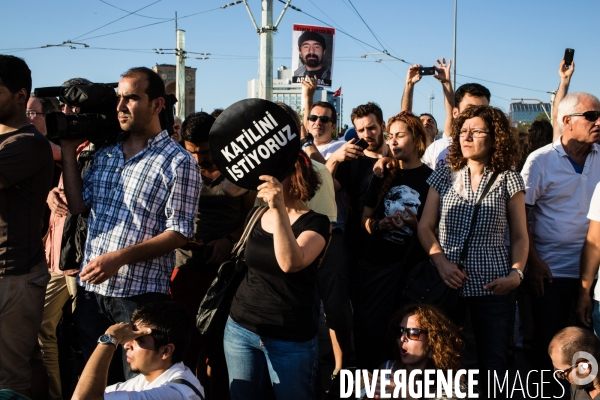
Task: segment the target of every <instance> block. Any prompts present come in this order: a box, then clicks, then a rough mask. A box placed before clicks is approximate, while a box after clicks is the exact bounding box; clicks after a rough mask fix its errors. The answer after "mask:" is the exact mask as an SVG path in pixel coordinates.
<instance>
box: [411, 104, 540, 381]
mask: <svg viewBox="0 0 600 400" xmlns="http://www.w3.org/2000/svg"><path fill="white" fill-rule="evenodd" d="M517 150H518V145H517V141H516V137H515V135H514V134H513V133H512V132H511V128H510V124H509V121H508V119H507V118H506V115H504V113H503V112H502V111H501V110H499V109H497V108H494V107H490V106H475V107H470V108H468V109H467V110H465V111H464V112H463V113H462V114H460V115H459V116H458V117H457V118H456V119H455V120H454V123H453V126H452V144H451V146H450V148H449V155H448V165H446V166H444V167H442V168H438V169H436V170H435V171H434V172H433V174H431V176H430V177H429V179H428V181H427V182H428V183H429V184H430V185H431V187H430V188H429V194H428V195H427V202H426V204H425V209H424V211H423V216H422V218H421V220H420V222H419V227H418V235H419V239H420V241H421V244H422V245H423V248H424V249H425V251H426V252H428V254H429V256H430V257H431V261H432V262H433V263H434V264H435V266H436V267H437V269H438V271H439V273H440V276H441V278H442V280H443V281H444V282H445V283H446V285H448V287H450V288H452V289H459V296H460V297H459V302H458V305H457V307H456V310H455V312H454V313H453V315H451V317H452V319H453V321H454V322H455V323H457V324H458V325H462V323H463V322H464V317H465V314H466V310H469V311H470V315H471V319H472V322H473V330H474V334H475V341H476V344H477V354H478V359H479V368H480V369H482V370H496V371H498V373H502V374H504V371H506V369H507V367H508V353H509V338H510V335H511V334H512V327H513V317H514V312H515V295H514V289H516V288H517V286H519V284H520V283H521V280H522V277H523V274H522V271H523V270H524V268H525V262H526V260H527V253H528V245H529V241H528V236H527V227H526V225H525V223H526V219H525V186H524V183H523V179H522V178H521V175H519V174H518V173H517V172H515V171H514V166H515V164H516V161H517V160H516V157H517V156H518V154H519V152H518V151H517ZM494 173H498V176H497V178H496V180H495V182H494V183H493V184H492V186H491V188H490V190H489V191H488V193H487V195H486V196H485V197H484V198H483V199H482V201H481V208H480V210H479V214H478V216H477V219H476V222H475V224H474V226H473V232H472V233H471V237H470V239H469V243H468V253H467V258H466V261H465V263H464V270H461V269H459V268H458V266H457V262H458V261H459V257H460V253H461V251H462V248H463V243H464V240H465V239H466V237H467V235H468V232H469V227H470V225H471V217H472V215H473V210H474V204H475V203H476V201H477V199H478V198H479V197H480V196H481V193H482V192H483V190H484V188H485V186H486V185H487V183H488V181H489V180H490V178H491V177H492V175H493V174H494ZM438 221H439V225H438ZM507 225H508V227H509V229H510V244H511V246H510V256H509V254H508V251H507V248H506V246H505V244H504V237H505V232H506V228H507ZM436 228H439V237H438V236H436V235H435V233H434V231H435V229H436ZM484 375H485V376H487V373H483V372H482V374H481V375H480V377H484Z"/></svg>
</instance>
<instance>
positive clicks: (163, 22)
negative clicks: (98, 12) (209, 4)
mask: <svg viewBox="0 0 600 400" xmlns="http://www.w3.org/2000/svg"><path fill="white" fill-rule="evenodd" d="M240 3H243V1H242V0H237V1H235V2H231V3H227V4H224V5H222V6H221V7H215V8H211V9H210V10H206V11H200V12H197V13H193V14H188V15H184V16H183V17H178V18H177V20H182V19H184V18H190V17H193V16H196V15H200V14H206V13H209V12H212V11H217V10H221V9H224V8H227V7H231V6H235V5H237V4H240ZM171 21H175V18H169V19H165V20H164V21H158V22H153V23H151V24H146V25H141V26H136V27H134V28H129V29H123V30H120V31H116V32H110V33H105V34H103V35H98V36H92V37H88V38H84V40H92V39H97V38H101V37H104V36H111V35H116V34H118V33H123V32H130V31H133V30H136V29H142V28H146V27H148V26H154V25H160V24H165V23H167V22H171Z"/></svg>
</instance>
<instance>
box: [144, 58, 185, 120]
mask: <svg viewBox="0 0 600 400" xmlns="http://www.w3.org/2000/svg"><path fill="white" fill-rule="evenodd" d="M152 70H153V71H154V72H156V73H157V74H158V75H159V76H160V77H161V78H162V80H163V82H164V83H165V90H166V92H167V94H173V95H175V96H177V93H175V88H176V82H175V81H176V75H175V65H173V64H156V65H155V66H154V67H152ZM177 100H179V99H177ZM193 112H196V68H191V67H185V115H189V114H191V113H193Z"/></svg>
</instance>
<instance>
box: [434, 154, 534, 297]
mask: <svg viewBox="0 0 600 400" xmlns="http://www.w3.org/2000/svg"><path fill="white" fill-rule="evenodd" d="M491 177H492V171H491V169H490V168H489V167H485V171H484V174H483V177H482V178H481V182H480V183H479V186H478V187H477V192H476V193H473V190H471V176H470V174H469V169H468V168H467V167H466V166H465V167H463V169H461V170H460V171H458V172H457V173H453V172H451V171H450V167H449V166H447V165H446V166H443V167H440V168H437V169H436V170H435V171H433V173H432V174H431V176H430V177H429V179H428V180H427V183H429V184H430V185H431V187H433V188H434V189H435V191H436V192H438V193H439V195H440V209H439V212H440V224H439V229H440V233H439V241H440V246H441V247H442V250H443V251H444V255H445V256H446V258H447V259H448V261H450V262H452V263H457V262H458V259H459V258H460V253H461V251H462V248H463V243H464V241H465V239H466V238H467V235H468V233H469V227H470V225H471V218H472V216H473V210H474V209H475V202H476V201H477V199H478V198H479V197H480V196H481V192H483V189H484V188H485V186H486V185H487V183H488V181H489V179H490V178H491ZM524 190H525V184H524V183H523V178H521V175H519V173H517V172H514V171H505V172H502V173H501V174H500V175H499V176H498V178H497V179H496V182H494V184H493V185H492V187H491V188H490V191H489V192H488V193H487V195H486V196H485V197H484V198H483V199H482V200H481V208H480V209H479V214H478V215H477V221H476V223H475V226H474V229H473V232H472V234H471V238H470V240H469V244H468V252H467V259H466V262H465V270H466V271H467V275H468V276H469V280H467V281H465V282H463V286H462V289H461V291H460V295H461V296H463V297H470V296H488V295H491V294H492V292H491V291H489V290H483V285H485V284H487V283H490V282H491V281H493V280H494V279H497V278H501V277H503V276H507V275H508V273H509V272H510V267H511V264H510V256H509V254H508V251H507V249H506V246H505V245H504V235H505V233H506V228H507V225H508V214H507V203H508V200H510V198H511V197H512V196H513V195H514V194H515V193H517V192H520V191H524Z"/></svg>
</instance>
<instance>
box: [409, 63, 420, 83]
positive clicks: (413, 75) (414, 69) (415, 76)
mask: <svg viewBox="0 0 600 400" xmlns="http://www.w3.org/2000/svg"><path fill="white" fill-rule="evenodd" d="M422 67H423V66H422V65H421V64H414V65H411V66H410V67H408V72H407V73H406V83H409V84H412V85H414V84H415V83H417V82H419V81H420V80H421V74H420V73H419V68H422Z"/></svg>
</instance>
